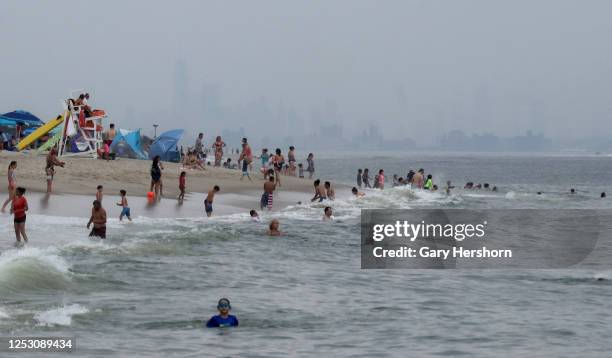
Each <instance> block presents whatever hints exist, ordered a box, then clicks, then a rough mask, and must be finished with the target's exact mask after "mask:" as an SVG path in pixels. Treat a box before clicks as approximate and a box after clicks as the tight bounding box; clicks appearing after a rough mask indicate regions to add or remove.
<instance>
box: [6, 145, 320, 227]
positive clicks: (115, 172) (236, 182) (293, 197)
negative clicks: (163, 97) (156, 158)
mask: <svg viewBox="0 0 612 358" xmlns="http://www.w3.org/2000/svg"><path fill="white" fill-rule="evenodd" d="M0 158H1V164H0V165H1V166H2V168H4V167H8V164H9V163H10V161H12V160H16V161H17V163H18V164H17V172H16V173H17V183H18V185H20V186H23V187H25V188H26V189H27V190H28V192H29V193H32V192H40V193H44V192H45V191H46V180H45V173H44V167H45V156H44V155H35V154H34V153H15V152H6V151H3V152H0ZM60 159H61V160H62V161H64V162H65V163H66V165H65V166H64V168H61V167H56V174H55V179H54V181H53V194H54V195H65V194H70V195H73V194H74V195H77V196H78V195H83V196H91V197H92V198H93V197H94V195H95V191H96V187H97V186H98V185H103V186H104V193H105V195H106V196H108V197H113V200H114V198H118V193H119V190H121V189H125V190H127V192H128V197H139V198H143V197H145V196H146V193H147V192H148V191H149V185H150V172H149V171H150V167H151V161H148V160H135V159H127V158H117V159H116V160H109V161H105V160H96V159H91V158H83V157H68V158H60ZM258 164H259V163H254V168H253V169H254V171H253V172H252V173H251V174H252V179H253V180H252V181H249V180H248V179H247V178H244V180H242V181H241V180H240V176H241V172H240V171H239V170H235V169H224V168H213V167H206V170H203V171H201V170H186V172H187V196H186V202H188V201H196V200H197V202H198V203H201V202H202V201H203V193H206V192H207V191H208V190H209V189H211V188H212V187H213V186H214V185H219V186H220V187H221V192H220V193H219V194H218V195H217V196H216V198H215V203H216V204H217V206H216V208H215V211H216V212H217V213H222V214H231V213H236V212H241V211H243V210H244V209H251V208H252V209H258V201H259V198H260V195H261V193H262V187H263V183H264V180H263V176H262V175H261V174H260V173H259V170H258V168H259V165H258ZM163 165H164V170H163V176H162V180H163V185H164V186H163V192H164V198H165V200H162V202H173V204H175V203H174V199H175V198H176V197H177V196H178V194H179V189H178V177H179V174H180V172H181V171H182V166H181V165H180V164H178V163H168V162H164V163H163ZM2 168H0V172H2V173H3V175H5V171H6V169H2ZM281 180H282V181H281V184H282V186H281V187H280V188H278V189H277V191H276V193H275V202H274V208H275V209H281V208H283V207H286V206H287V205H292V204H295V203H297V202H298V201H308V199H309V198H310V197H311V196H312V195H313V188H312V181H311V180H309V179H300V178H295V177H287V176H282V177H281ZM0 192H1V193H3V194H6V192H7V188H6V185H2V186H1V187H0ZM31 195H32V194H29V195H28V196H31ZM70 195H67V196H70ZM37 196H38V195H37ZM138 201H139V202H140V201H142V202H143V203H144V200H141V199H139V200H138ZM69 202H72V201H69ZM89 205H90V203H89V202H87V203H86V206H87V207H89ZM79 206H80V205H79ZM61 211H62V212H63V211H65V210H61ZM183 212H184V213H185V214H186V213H188V211H187V210H183ZM87 214H88V213H86V214H85V215H87ZM194 214H201V213H194ZM188 216H193V215H188Z"/></svg>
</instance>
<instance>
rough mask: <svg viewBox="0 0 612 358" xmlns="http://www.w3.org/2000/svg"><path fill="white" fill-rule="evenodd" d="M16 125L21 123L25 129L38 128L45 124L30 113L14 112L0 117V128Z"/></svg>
mask: <svg viewBox="0 0 612 358" xmlns="http://www.w3.org/2000/svg"><path fill="white" fill-rule="evenodd" d="M17 123H22V124H23V125H24V126H26V127H40V126H42V125H43V124H45V122H43V121H41V120H40V118H38V117H36V116H35V115H33V114H32V113H30V112H26V111H22V110H16V111H13V112H8V113H4V114H2V115H0V126H6V127H14V126H15V125H16V124H17Z"/></svg>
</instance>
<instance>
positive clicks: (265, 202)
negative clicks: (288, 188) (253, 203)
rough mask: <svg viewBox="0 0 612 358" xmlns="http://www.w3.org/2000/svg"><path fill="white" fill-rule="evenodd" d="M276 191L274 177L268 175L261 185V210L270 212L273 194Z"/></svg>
mask: <svg viewBox="0 0 612 358" xmlns="http://www.w3.org/2000/svg"><path fill="white" fill-rule="evenodd" d="M275 189H276V184H275V183H274V176H272V175H270V177H269V178H268V181H267V182H265V183H264V185H263V190H264V192H263V194H262V195H261V201H260V208H261V210H263V209H264V208H266V207H267V208H268V210H272V202H273V194H274V190H275Z"/></svg>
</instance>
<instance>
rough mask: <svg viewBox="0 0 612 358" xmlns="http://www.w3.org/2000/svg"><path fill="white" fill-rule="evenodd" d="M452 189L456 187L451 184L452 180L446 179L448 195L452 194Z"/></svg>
mask: <svg viewBox="0 0 612 358" xmlns="http://www.w3.org/2000/svg"><path fill="white" fill-rule="evenodd" d="M451 189H455V187H454V186H452V185H451V181H450V180H447V181H446V195H450V193H451Z"/></svg>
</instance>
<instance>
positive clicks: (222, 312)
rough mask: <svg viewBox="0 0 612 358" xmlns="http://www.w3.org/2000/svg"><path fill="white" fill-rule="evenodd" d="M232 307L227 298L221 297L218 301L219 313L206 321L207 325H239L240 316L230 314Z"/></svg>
mask: <svg viewBox="0 0 612 358" xmlns="http://www.w3.org/2000/svg"><path fill="white" fill-rule="evenodd" d="M231 309H232V305H231V304H230V301H229V300H228V299H227V298H222V299H220V300H219V303H217V310H218V311H219V314H218V315H215V316H212V317H211V318H210V319H209V320H208V322H206V327H207V328H217V327H238V324H239V323H238V318H237V317H236V316H234V315H231V314H229V312H230V310H231Z"/></svg>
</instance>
